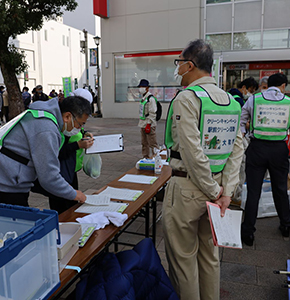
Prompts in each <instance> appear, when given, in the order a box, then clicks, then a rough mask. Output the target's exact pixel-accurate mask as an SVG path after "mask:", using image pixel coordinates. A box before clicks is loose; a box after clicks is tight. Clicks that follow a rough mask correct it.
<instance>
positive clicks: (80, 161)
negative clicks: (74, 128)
mask: <svg viewBox="0 0 290 300" xmlns="http://www.w3.org/2000/svg"><path fill="white" fill-rule="evenodd" d="M82 138H83V134H82V132H81V131H80V132H79V133H78V134H76V135H73V136H71V137H70V138H69V140H68V143H69V144H70V143H73V142H78V141H79V140H81V139H82ZM84 153H85V152H84V149H81V148H80V149H78V150H77V151H76V167H75V172H78V171H79V170H81V168H82V167H83V160H84Z"/></svg>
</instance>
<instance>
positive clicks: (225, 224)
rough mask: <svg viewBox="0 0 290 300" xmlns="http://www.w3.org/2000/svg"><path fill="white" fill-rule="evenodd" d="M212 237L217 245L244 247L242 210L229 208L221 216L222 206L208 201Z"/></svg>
mask: <svg viewBox="0 0 290 300" xmlns="http://www.w3.org/2000/svg"><path fill="white" fill-rule="evenodd" d="M206 205H207V210H208V215H209V221H210V225H211V230H212V237H213V242H214V245H215V246H219V247H228V248H239V249H242V241H241V221H242V214H243V212H242V211H238V210H230V209H227V210H226V212H225V216H224V217H221V215H220V214H221V211H220V207H219V206H218V205H217V204H214V203H212V202H206Z"/></svg>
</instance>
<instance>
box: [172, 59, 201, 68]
mask: <svg viewBox="0 0 290 300" xmlns="http://www.w3.org/2000/svg"><path fill="white" fill-rule="evenodd" d="M180 61H191V62H192V63H193V65H194V66H195V67H197V65H196V63H195V62H194V61H193V60H191V59H175V60H174V64H175V66H178V65H179V62H180Z"/></svg>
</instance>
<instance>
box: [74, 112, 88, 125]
mask: <svg viewBox="0 0 290 300" xmlns="http://www.w3.org/2000/svg"><path fill="white" fill-rule="evenodd" d="M71 114H72V116H73V118H74V120H75V121H76V122H77V123H78V125H79V127H80V128H82V127H83V126H84V125H85V124H80V123H79V121H78V120H77V119H76V117H75V115H74V114H73V113H72V112H71Z"/></svg>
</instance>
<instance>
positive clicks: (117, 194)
mask: <svg viewBox="0 0 290 300" xmlns="http://www.w3.org/2000/svg"><path fill="white" fill-rule="evenodd" d="M143 192H144V191H138V190H130V189H118V188H113V187H110V186H108V187H107V188H106V189H105V190H103V191H102V192H101V193H100V194H99V195H104V196H108V197H110V199H118V200H127V201H135V200H136V199H137V198H138V197H139V196H141V195H142V193H143Z"/></svg>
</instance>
